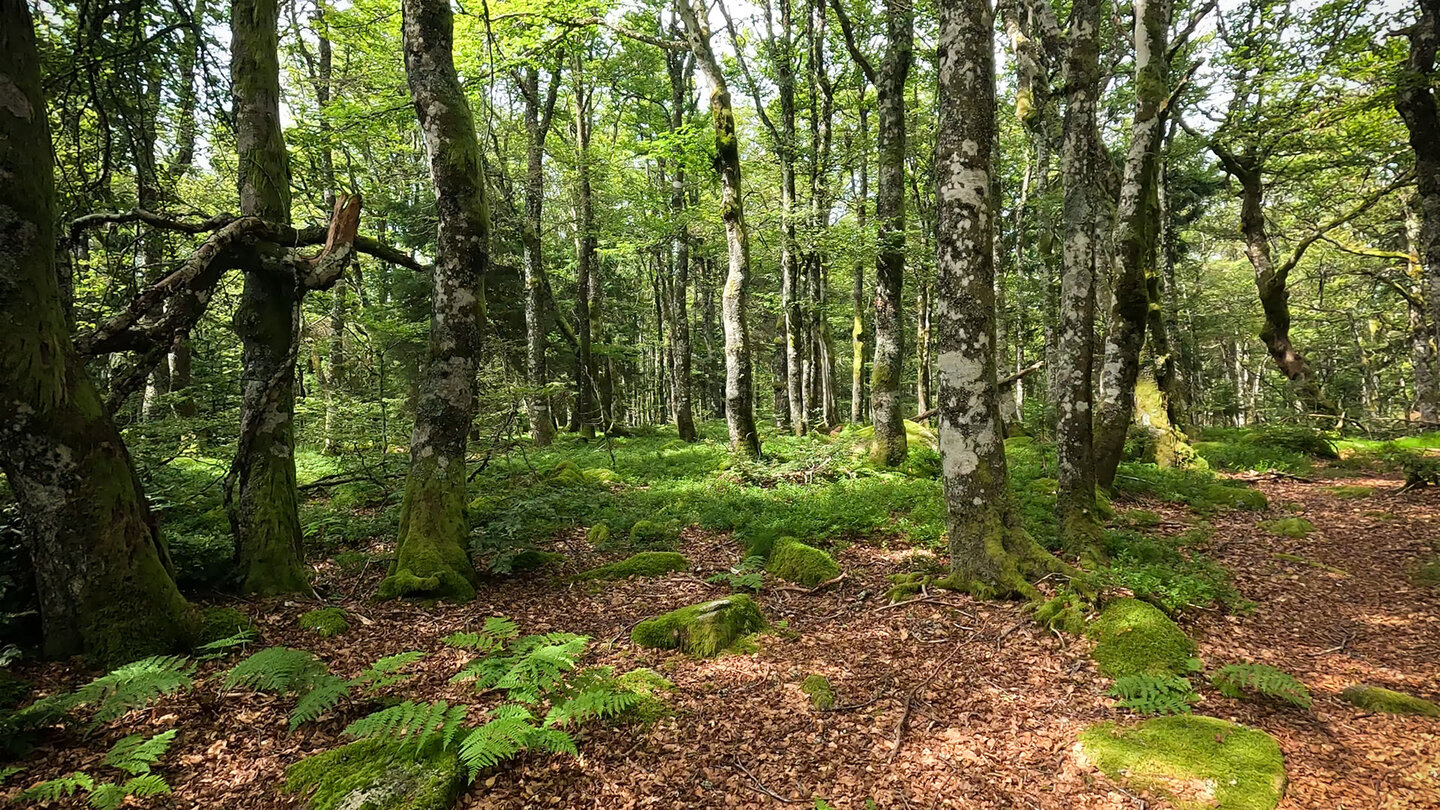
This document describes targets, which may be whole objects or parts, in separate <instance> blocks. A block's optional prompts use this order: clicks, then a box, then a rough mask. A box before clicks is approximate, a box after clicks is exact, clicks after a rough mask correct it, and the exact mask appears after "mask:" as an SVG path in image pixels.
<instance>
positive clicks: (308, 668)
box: [222, 647, 329, 695]
mask: <svg viewBox="0 0 1440 810" xmlns="http://www.w3.org/2000/svg"><path fill="white" fill-rule="evenodd" d="M328 674H329V668H328V667H326V666H325V662H323V661H321V660H320V659H319V658H316V657H315V654H314V653H310V652H307V651H305V650H293V649H290V648H289V647H266V648H265V649H263V650H261V651H259V652H257V653H255V654H254V655H251V656H250V657H249V658H246V659H245V660H244V661H241V662H240V663H239V664H236V665H235V668H234V669H232V670H230V671H229V672H227V673H226V674H225V678H224V680H223V681H222V685H223V686H224V688H226V689H234V688H236V687H241V688H246V689H254V690H256V691H260V692H272V693H275V694H280V695H284V694H303V693H305V692H308V691H310V687H311V686H313V685H314V683H315V682H316V681H317V680H318V679H319V678H320V677H321V676H324V675H328Z"/></svg>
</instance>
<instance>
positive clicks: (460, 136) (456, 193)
mask: <svg viewBox="0 0 1440 810" xmlns="http://www.w3.org/2000/svg"><path fill="white" fill-rule="evenodd" d="M401 11H402V14H403V18H404V19H403V23H402V26H403V31H404V47H405V76H406V79H407V80H408V82H409V85H410V96H411V99H412V100H413V101H414V104H415V114H416V116H417V118H418V119H419V121H420V130H421V132H423V133H424V136H425V148H426V152H427V153H428V154H429V158H430V180H431V183H432V184H433V185H434V187H435V200H436V205H437V210H438V213H439V220H440V223H439V225H440V227H439V238H438V249H437V253H436V260H435V267H434V269H433V270H432V271H431V276H432V284H433V287H432V293H431V314H430V348H429V354H428V357H427V358H426V361H425V364H424V369H423V376H424V380H423V383H422V386H421V389H420V391H419V394H418V396H417V398H416V407H415V428H414V432H413V433H412V435H411V438H410V472H409V475H408V476H407V477H406V479H405V497H404V500H403V501H402V503H401V507H400V539H399V542H398V544H397V546H396V550H395V562H394V563H392V564H391V567H390V575H389V576H388V577H387V578H386V579H385V581H384V582H383V583H382V584H381V586H380V593H379V595H380V596H381V597H382V598H388V597H396V596H406V595H419V596H426V597H432V598H437V597H438V598H441V599H448V600H454V601H464V600H469V599H471V598H473V597H474V596H475V580H476V576H475V568H474V566H473V565H472V564H471V562H470V557H469V555H468V554H467V552H466V548H465V545H466V538H467V536H468V535H469V529H470V527H469V523H468V521H467V520H466V517H465V507H466V493H465V482H466V475H465V449H466V440H467V438H468V436H469V433H470V423H471V421H472V420H473V419H474V417H475V404H474V403H475V372H476V369H477V367H478V360H479V354H480V344H481V331H480V330H481V324H482V323H484V319H485V272H486V269H487V268H488V266H489V262H490V253H489V251H490V210H489V206H488V203H487V201H486V199H485V175H484V167H483V164H482V160H481V153H480V145H479V142H478V140H477V139H476V136H475V122H474V119H473V118H472V117H471V115H470V105H469V102H468V101H467V100H466V98H465V91H464V88H463V87H461V85H460V80H459V78H458V76H457V75H456V72H455V62H454V54H453V44H454V39H453V38H454V29H453V16H452V13H451V11H450V3H449V2H448V0H404V3H403V4H402V6H401Z"/></svg>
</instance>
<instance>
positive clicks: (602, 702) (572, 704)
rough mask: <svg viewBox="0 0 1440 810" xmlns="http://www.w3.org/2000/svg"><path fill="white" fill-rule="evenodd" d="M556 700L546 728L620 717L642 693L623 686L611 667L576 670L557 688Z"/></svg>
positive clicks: (634, 705)
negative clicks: (573, 674)
mask: <svg viewBox="0 0 1440 810" xmlns="http://www.w3.org/2000/svg"><path fill="white" fill-rule="evenodd" d="M554 694H555V696H556V699H555V700H554V701H553V703H552V705H551V707H550V711H549V712H548V713H546V715H545V727H546V728H569V727H571V726H575V725H579V724H581V723H586V722H589V721H591V720H599V719H606V718H614V717H621V716H623V715H624V714H625V713H626V712H629V711H630V710H632V709H634V708H635V707H636V706H637V705H638V704H639V703H640V702H641V700H642V696H641V695H640V694H639V693H637V692H633V691H631V690H629V689H625V688H623V687H621V686H620V684H619V682H618V681H617V680H616V678H615V674H614V671H613V670H611V669H610V668H609V667H595V668H592V669H587V670H584V671H582V672H579V673H577V674H576V675H575V676H573V677H571V678H569V679H568V680H567V681H566V682H565V683H564V684H562V685H561V686H559V687H558V688H557V689H556V690H554Z"/></svg>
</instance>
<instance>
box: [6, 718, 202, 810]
mask: <svg viewBox="0 0 1440 810" xmlns="http://www.w3.org/2000/svg"><path fill="white" fill-rule="evenodd" d="M174 740H175V729H171V730H169V731H165V732H162V733H160V734H156V735H155V736H153V737H148V738H147V737H145V736H143V735H140V734H131V735H130V736H128V737H124V738H122V739H121V740H120V741H119V742H117V743H115V745H114V746H112V747H111V748H110V752H109V753H108V754H106V755H105V762H104V764H105V766H106V767H109V768H113V769H115V770H118V771H120V772H122V773H123V774H125V775H126V776H125V777H121V778H123V779H124V781H117V782H102V781H100V780H98V779H96V778H95V777H94V776H91V775H90V774H88V773H86V772H84V771H75V772H73V773H69V774H66V775H64V776H61V777H59V778H56V779H50V780H48V781H45V782H41V783H40V784H38V785H36V786H34V787H32V788H30V789H28V790H26V791H24V792H23V793H21V794H20V796H19V798H20V799H28V800H30V801H58V800H60V799H63V798H65V797H68V796H72V795H74V794H76V793H85V794H87V798H88V804H89V805H90V806H91V807H95V808H99V810H118V808H119V807H120V806H121V805H123V804H125V800H126V799H127V798H129V797H131V796H134V797H136V798H139V799H145V798H149V797H151V796H159V795H161V794H163V793H169V792H170V785H169V784H167V783H166V782H165V779H164V778H163V777H161V776H160V775H159V774H157V773H151V771H150V768H151V766H153V765H155V764H156V763H157V762H159V761H160V758H161V757H163V756H164V755H165V752H166V751H167V750H169V748H170V743H171V742H173V741H174Z"/></svg>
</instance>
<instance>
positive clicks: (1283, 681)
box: [1210, 664, 1311, 709]
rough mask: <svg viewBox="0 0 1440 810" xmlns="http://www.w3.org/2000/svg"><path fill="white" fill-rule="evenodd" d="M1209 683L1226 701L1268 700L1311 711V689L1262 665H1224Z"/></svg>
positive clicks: (1280, 671)
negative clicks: (1256, 698) (1232, 699)
mask: <svg viewBox="0 0 1440 810" xmlns="http://www.w3.org/2000/svg"><path fill="white" fill-rule="evenodd" d="M1210 683H1211V684H1213V685H1214V686H1215V688H1216V689H1218V690H1219V691H1220V694H1222V695H1224V696H1225V697H1228V698H1237V699H1244V698H1255V697H1260V698H1270V699H1273V700H1279V701H1283V702H1285V703H1289V704H1292V705H1294V706H1299V707H1300V708H1302V709H1308V708H1310V702H1311V700H1310V690H1308V689H1306V688H1305V684H1303V683H1300V682H1299V681H1297V680H1295V678H1294V676H1292V675H1290V674H1289V673H1288V672H1285V671H1283V670H1279V669H1276V668H1275V667H1272V666H1267V665H1265V664H1226V665H1225V666H1223V667H1221V668H1220V669H1218V670H1216V671H1215V672H1214V674H1212V675H1211V676H1210Z"/></svg>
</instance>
